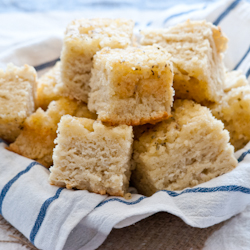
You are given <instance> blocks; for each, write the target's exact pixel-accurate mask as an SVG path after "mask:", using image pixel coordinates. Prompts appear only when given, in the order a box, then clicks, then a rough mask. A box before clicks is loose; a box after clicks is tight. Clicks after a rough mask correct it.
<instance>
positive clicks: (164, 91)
mask: <svg viewBox="0 0 250 250" xmlns="http://www.w3.org/2000/svg"><path fill="white" fill-rule="evenodd" d="M170 58H171V56H170V55H169V53H168V52H167V51H166V50H165V49H162V48H161V47H159V46H143V47H139V48H135V47H128V48H126V49H125V50H123V49H109V48H104V49H103V50H101V51H100V52H97V54H96V55H95V56H94V65H93V66H94V67H93V69H92V78H91V80H90V87H91V92H90V94H89V103H88V107H89V109H90V110H91V111H97V114H98V120H101V121H103V122H106V123H108V124H111V125H117V124H127V125H133V126H136V125H140V124H145V123H156V122H159V121H161V120H164V119H167V118H168V117H169V116H170V112H171V110H170V107H171V106H172V102H173V88H172V83H173V66H172V63H171V62H170V60H169V59H170Z"/></svg>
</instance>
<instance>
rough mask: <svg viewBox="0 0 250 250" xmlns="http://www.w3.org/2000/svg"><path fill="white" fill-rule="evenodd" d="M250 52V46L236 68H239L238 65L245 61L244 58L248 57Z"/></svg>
mask: <svg viewBox="0 0 250 250" xmlns="http://www.w3.org/2000/svg"><path fill="white" fill-rule="evenodd" d="M249 52H250V46H249V48H248V50H247V52H246V53H245V55H244V56H243V57H242V58H241V60H240V61H239V62H238V63H237V65H236V66H235V67H234V70H236V69H238V67H239V66H240V65H241V63H242V62H243V61H244V59H245V58H246V57H247V55H248V54H249Z"/></svg>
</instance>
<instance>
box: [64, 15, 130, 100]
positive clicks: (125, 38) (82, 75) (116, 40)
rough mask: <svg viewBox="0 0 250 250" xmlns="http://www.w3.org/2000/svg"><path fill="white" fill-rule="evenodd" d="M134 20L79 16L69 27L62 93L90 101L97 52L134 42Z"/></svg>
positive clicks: (66, 33)
mask: <svg viewBox="0 0 250 250" xmlns="http://www.w3.org/2000/svg"><path fill="white" fill-rule="evenodd" d="M133 27H134V22H133V21H131V20H125V19H113V20H112V19H80V20H75V21H72V22H71V23H70V24H69V26H68V27H67V29H66V32H65V37H64V43H63V49H62V53H61V61H62V66H61V72H62V73H61V80H62V84H63V85H62V88H61V93H62V94H63V95H64V96H69V97H70V98H75V99H77V100H80V101H83V102H86V103H87V102H88V92H89V85H88V84H89V79H90V77H91V74H90V71H91V68H92V60H93V56H94V55H95V53H96V52H97V51H99V50H101V49H102V48H104V47H110V48H125V47H127V46H129V45H131V44H132V43H133Z"/></svg>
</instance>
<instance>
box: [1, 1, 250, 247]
mask: <svg viewBox="0 0 250 250" xmlns="http://www.w3.org/2000/svg"><path fill="white" fill-rule="evenodd" d="M80 17H88V18H90V17H112V18H115V17H126V18H131V19H133V20H135V21H136V31H137V33H138V31H139V30H140V29H141V28H145V27H152V28H153V27H167V26H171V25H174V24H176V23H179V22H182V21H185V20H187V19H191V20H200V19H206V20H208V21H211V22H213V23H214V24H216V25H219V26H221V28H222V30H223V32H224V33H225V34H226V35H227V36H228V38H229V48H228V51H227V53H226V55H225V58H224V60H225V64H226V66H227V68H228V69H230V70H233V69H240V70H242V72H243V73H244V74H246V76H247V77H248V79H249V75H250V42H249V41H250V32H249V27H250V4H249V3H247V2H245V1H240V0H236V1H232V0H230V1H220V2H215V3H212V4H207V3H201V4H198V5H180V6H176V7H174V8H171V9H167V10H157V11H155V10H154V11H148V10H143V11H139V10H126V11H121V10H117V11H111V10H110V11H109V10H105V11H101V10H99V11H91V10H88V11H87V10H86V11H85V12H84V11H82V12H73V13H70V12H50V13H28V14H24V13H15V14H13V13H3V14H1V16H0V36H1V40H0V50H1V54H0V67H3V68H4V67H5V66H6V64H7V63H8V62H13V63H15V64H16V65H20V66H21V65H23V64H24V63H27V64H30V65H33V66H35V68H36V69H37V71H38V73H39V74H40V75H41V74H42V73H43V72H45V71H46V70H48V69H49V68H50V67H51V66H53V65H54V63H55V62H56V61H57V60H58V59H59V56H60V50H61V46H62V38H63V31H64V29H65V27H66V25H67V23H68V22H70V21H71V20H72V19H74V18H80ZM33 24H34V25H33ZM5 146H6V145H5V143H4V142H3V141H1V143H0V214H1V215H3V217H4V218H5V219H6V220H7V221H9V222H10V223H11V224H12V225H13V226H14V227H16V228H17V229H18V230H19V231H20V232H22V233H23V234H24V235H25V236H26V237H27V238H28V239H29V240H30V241H31V242H32V243H33V244H34V245H35V246H36V247H38V248H39V249H45V250H50V249H51V250H54V249H55V250H59V249H67V250H74V249H81V250H83V249H87V250H89V249H95V248H97V247H98V246H99V245H100V244H101V243H102V242H103V241H104V240H105V238H106V237H107V235H108V234H109V232H110V231H111V230H112V228H113V227H116V228H121V227H125V226H128V225H131V224H133V223H135V222H137V221H139V220H141V219H143V218H145V217H147V216H150V215H152V214H154V213H156V212H159V211H166V212H169V213H172V214H174V215H176V216H178V217H180V218H182V219H183V220H184V221H185V222H186V223H187V224H189V225H191V226H195V227H201V228H203V227H208V226H212V225H214V224H216V223H219V222H221V221H224V220H226V219H228V218H231V217H232V216H234V215H235V214H237V213H240V212H242V211H243V210H244V209H245V208H246V207H247V205H250V181H249V180H250V144H248V145H247V146H246V147H245V148H244V149H242V150H240V151H238V152H237V153H236V157H237V159H238V161H239V165H238V167H237V168H236V169H235V170H233V171H232V172H230V173H228V174H225V175H223V176H220V177H218V178H215V179H213V180H211V181H209V182H206V183H203V184H201V185H199V186H197V187H194V188H188V189H185V190H183V191H180V192H173V191H166V190H165V191H159V192H157V193H156V194H154V195H153V196H151V197H148V198H147V197H144V196H142V195H139V194H136V193H134V194H133V195H132V199H131V200H125V199H124V198H120V197H107V196H105V195H98V194H93V193H89V192H87V191H81V190H67V189H62V188H58V187H55V186H51V185H49V183H48V175H49V171H48V170H47V169H46V168H44V167H43V166H41V165H40V164H38V163H36V162H34V161H32V160H29V159H27V158H25V157H22V156H19V155H17V154H15V153H13V152H9V151H8V150H6V149H5ZM131 192H132V193H133V192H134V190H133V189H132V190H131Z"/></svg>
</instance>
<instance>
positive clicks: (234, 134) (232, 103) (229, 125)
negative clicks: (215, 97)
mask: <svg viewBox="0 0 250 250" xmlns="http://www.w3.org/2000/svg"><path fill="white" fill-rule="evenodd" d="M241 77H242V75H241V76H240V78H241ZM239 81H241V79H239ZM244 82H245V81H243V83H244ZM246 83H247V81H246ZM239 84H240V83H238V84H237V83H236V86H238V85H239ZM210 109H211V110H212V114H213V115H214V116H215V117H216V118H217V119H219V120H221V121H222V122H223V123H224V126H225V128H226V129H227V130H228V131H229V133H230V142H231V144H232V145H233V146H234V148H235V151H237V150H239V149H241V148H243V147H244V146H245V145H246V144H247V143H248V142H249V141H250V129H249V126H250V86H249V85H246V86H241V87H236V88H232V89H231V90H230V91H228V92H227V93H225V95H224V96H223V98H222V99H221V102H220V103H218V104H215V105H213V106H211V107H210Z"/></svg>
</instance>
